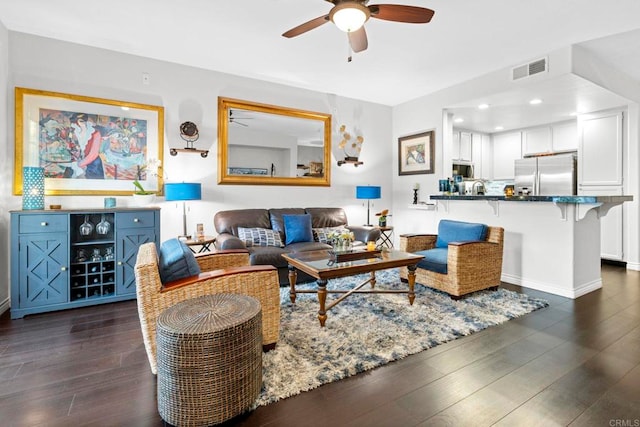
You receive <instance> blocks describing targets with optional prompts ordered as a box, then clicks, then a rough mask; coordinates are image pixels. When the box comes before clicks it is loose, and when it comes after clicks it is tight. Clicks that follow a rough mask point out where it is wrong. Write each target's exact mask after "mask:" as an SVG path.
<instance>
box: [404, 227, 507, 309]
mask: <svg viewBox="0 0 640 427" xmlns="http://www.w3.org/2000/svg"><path fill="white" fill-rule="evenodd" d="M437 237H438V236H437V235H435V234H404V235H401V236H400V250H401V251H405V252H420V251H425V250H428V249H433V248H434V247H435V245H436V239H437ZM503 240H504V229H503V228H501V227H487V235H486V240H485V241H484V242H479V241H473V242H450V243H449V244H448V248H447V254H446V257H447V273H446V274H441V273H438V272H435V271H432V270H429V269H425V268H420V264H418V268H417V269H416V282H417V283H421V284H423V285H425V286H429V287H431V288H434V289H438V290H441V291H444V292H447V293H448V294H450V295H451V296H452V298H454V299H458V298H460V297H462V296H463V295H465V294H468V293H471V292H476V291H480V290H483V289H491V288H493V289H497V287H498V286H499V285H500V275H501V272H502V250H503ZM407 274H408V271H407V268H406V267H404V268H402V269H401V270H400V278H401V279H402V280H407Z"/></svg>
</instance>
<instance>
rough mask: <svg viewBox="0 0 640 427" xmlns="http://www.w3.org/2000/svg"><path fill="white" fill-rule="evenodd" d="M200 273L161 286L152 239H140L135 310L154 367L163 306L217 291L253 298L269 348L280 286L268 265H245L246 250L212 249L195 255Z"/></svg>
mask: <svg viewBox="0 0 640 427" xmlns="http://www.w3.org/2000/svg"><path fill="white" fill-rule="evenodd" d="M196 259H197V260H198V264H199V265H200V268H201V270H202V271H203V273H201V274H200V275H199V276H195V277H190V278H187V279H183V280H176V281H174V282H171V283H167V284H165V285H164V286H163V284H162V283H161V281H160V273H159V271H158V253H157V250H156V246H155V244H154V243H145V244H144V245H142V246H140V249H139V250H138V258H137V260H136V266H135V275H136V292H137V297H138V315H139V317H140V326H141V328H142V336H143V339H144V346H145V349H146V351H147V357H148V358H149V365H151V372H153V373H154V374H156V373H157V369H156V322H157V319H158V316H160V313H162V311H163V310H164V309H166V308H167V307H170V306H172V305H174V304H176V303H178V302H181V301H184V300H186V299H189V298H194V297H199V296H203V295H210V294H219V293H232V294H233V293H237V294H244V295H250V296H253V297H255V298H257V299H258V300H259V301H260V304H261V306H262V344H263V349H264V350H270V349H271V348H274V347H275V345H276V343H277V341H278V336H279V334H280V286H279V284H278V272H277V270H276V268H275V267H273V266H249V254H248V252H247V251H245V250H229V251H217V252H212V253H204V254H198V255H196Z"/></svg>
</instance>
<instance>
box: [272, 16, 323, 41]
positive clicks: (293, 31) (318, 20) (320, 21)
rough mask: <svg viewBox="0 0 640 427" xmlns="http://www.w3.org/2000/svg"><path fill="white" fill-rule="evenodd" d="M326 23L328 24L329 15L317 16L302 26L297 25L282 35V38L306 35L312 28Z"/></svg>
mask: <svg viewBox="0 0 640 427" xmlns="http://www.w3.org/2000/svg"><path fill="white" fill-rule="evenodd" d="M327 22H329V14H327V15H323V16H319V17H317V18H315V19H312V20H311V21H308V22H305V23H304V24H302V25H298V26H297V27H294V28H292V29H290V30H289V31H287V32H286V33H284V34H282V36H283V37H287V38H291V37H295V36H299V35H300V34H303V33H306V32H307V31H309V30H313V29H314V28H317V27H319V26H320V25H322V24H326V23H327Z"/></svg>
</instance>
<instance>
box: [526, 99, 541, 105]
mask: <svg viewBox="0 0 640 427" xmlns="http://www.w3.org/2000/svg"><path fill="white" fill-rule="evenodd" d="M529 104H531V105H538V104H542V99H540V98H533V99H532V100H531V101H529Z"/></svg>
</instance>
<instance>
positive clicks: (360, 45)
mask: <svg viewBox="0 0 640 427" xmlns="http://www.w3.org/2000/svg"><path fill="white" fill-rule="evenodd" d="M347 34H348V35H349V44H351V49H353V51H354V52H362V51H363V50H366V49H367V47H368V46H369V41H368V40H367V32H366V31H365V30H364V27H360V29H359V30H357V31H353V32H350V33H347Z"/></svg>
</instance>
